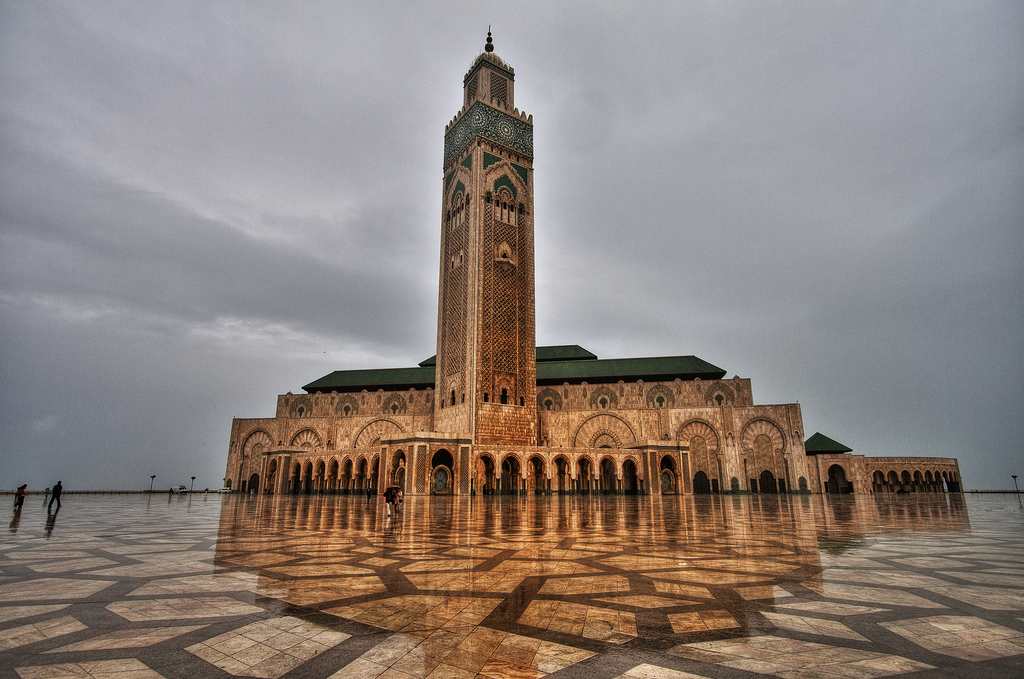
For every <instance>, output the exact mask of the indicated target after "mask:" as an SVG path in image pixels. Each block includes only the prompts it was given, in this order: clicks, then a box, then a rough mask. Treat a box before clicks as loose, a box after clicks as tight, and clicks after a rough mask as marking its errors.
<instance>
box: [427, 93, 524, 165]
mask: <svg viewBox="0 0 1024 679" xmlns="http://www.w3.org/2000/svg"><path fill="white" fill-rule="evenodd" d="M477 137H483V138H484V139H487V140H488V141H491V142H494V143H495V144H500V145H501V146H504V147H506V148H508V149H510V150H512V151H515V152H516V153H518V154H520V155H523V156H526V157H527V158H533V125H531V124H530V123H528V122H526V121H525V120H520V119H519V118H517V117H516V116H513V115H509V114H508V113H504V112H502V111H499V110H497V109H494V108H491V107H490V106H487V105H486V104H484V103H482V102H479V101H478V102H476V103H474V104H473V105H472V106H470V107H469V110H468V111H466V112H465V113H464V114H463V115H462V118H460V119H459V121H458V122H457V123H455V125H453V126H452V127H451V128H449V129H448V132H446V133H445V135H444V166H445V167H448V166H449V165H451V164H452V163H453V162H455V160H456V159H458V157H459V156H460V155H462V152H463V151H465V150H466V148H467V147H468V146H469V144H470V142H472V141H473V140H474V139H476V138H477Z"/></svg>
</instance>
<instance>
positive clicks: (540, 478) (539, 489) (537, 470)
mask: <svg viewBox="0 0 1024 679" xmlns="http://www.w3.org/2000/svg"><path fill="white" fill-rule="evenodd" d="M529 481H530V487H529V489H528V490H529V492H531V493H533V494H534V495H543V494H544V492H545V491H546V490H547V488H546V486H547V479H546V478H545V477H544V460H542V459H540V458H539V457H537V456H536V455H535V456H533V457H531V458H530V477H529Z"/></svg>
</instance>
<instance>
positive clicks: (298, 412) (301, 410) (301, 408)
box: [295, 406, 306, 417]
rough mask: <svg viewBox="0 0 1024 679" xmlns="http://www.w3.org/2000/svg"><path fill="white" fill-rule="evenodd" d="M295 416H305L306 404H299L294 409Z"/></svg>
mask: <svg viewBox="0 0 1024 679" xmlns="http://www.w3.org/2000/svg"><path fill="white" fill-rule="evenodd" d="M295 415H296V417H305V416H306V406H299V408H298V410H296V411H295Z"/></svg>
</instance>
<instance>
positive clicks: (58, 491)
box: [14, 481, 64, 514]
mask: <svg viewBox="0 0 1024 679" xmlns="http://www.w3.org/2000/svg"><path fill="white" fill-rule="evenodd" d="M63 493H64V484H63V483H62V482H60V481H58V482H57V483H56V485H54V487H53V489H52V490H51V489H50V488H47V489H46V491H45V493H44V494H43V504H45V505H46V513H47V514H51V513H54V512H53V503H54V502H56V503H57V511H58V512H59V511H60V496H61V495H62V494H63ZM27 495H28V484H27V483H23V484H21V485H20V486H18V489H17V490H15V491H14V512H15V513H19V512H21V508H22V507H24V506H25V497H26V496H27ZM47 500H49V503H47Z"/></svg>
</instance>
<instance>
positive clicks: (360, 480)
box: [352, 457, 366, 495]
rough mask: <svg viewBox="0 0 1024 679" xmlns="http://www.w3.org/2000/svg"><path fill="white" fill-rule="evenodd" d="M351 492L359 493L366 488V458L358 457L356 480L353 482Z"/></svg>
mask: <svg viewBox="0 0 1024 679" xmlns="http://www.w3.org/2000/svg"><path fill="white" fill-rule="evenodd" d="M353 486H354V487H353V488H352V492H353V493H355V494H357V495H361V494H362V493H363V492H364V491H365V490H366V458H365V457H361V458H359V463H358V464H356V480H355V483H354V484H353Z"/></svg>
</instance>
